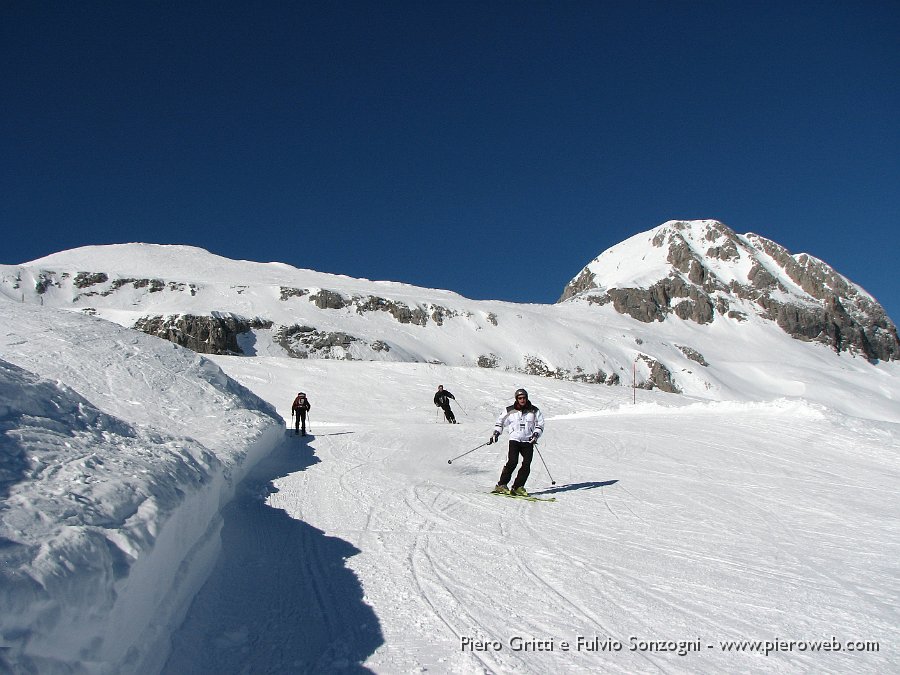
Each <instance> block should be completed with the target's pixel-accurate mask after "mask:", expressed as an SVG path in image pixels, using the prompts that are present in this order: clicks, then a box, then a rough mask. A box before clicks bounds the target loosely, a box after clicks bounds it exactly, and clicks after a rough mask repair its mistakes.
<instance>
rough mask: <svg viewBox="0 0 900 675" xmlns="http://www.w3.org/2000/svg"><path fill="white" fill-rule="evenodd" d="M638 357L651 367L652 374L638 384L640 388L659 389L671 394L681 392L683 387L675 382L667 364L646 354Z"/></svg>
mask: <svg viewBox="0 0 900 675" xmlns="http://www.w3.org/2000/svg"><path fill="white" fill-rule="evenodd" d="M638 358H639V359H640V360H641V361H643V362H644V363H646V364H647V366H648V367H649V368H650V376H649V377H648V378H647V379H646V380H645V381H644V382H642V383H640V384H638V385H637V387H638V388H639V389H659V390H660V391H664V392H667V393H669V394H680V393H681V389H679V388H678V386H677V385H676V384H675V382H674V380H673V379H672V373H671V371H670V370H669V369H668V368H666V366H664V365H663V364H662V363H660V362H659V361H657V360H656V359H654V358H653V357H651V356H647V355H646V354H641V355H640V356H639V357H638Z"/></svg>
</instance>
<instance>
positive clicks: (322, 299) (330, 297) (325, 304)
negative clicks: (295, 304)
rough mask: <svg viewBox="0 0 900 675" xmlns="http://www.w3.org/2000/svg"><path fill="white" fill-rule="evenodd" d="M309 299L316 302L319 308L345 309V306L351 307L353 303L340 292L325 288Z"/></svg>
mask: <svg viewBox="0 0 900 675" xmlns="http://www.w3.org/2000/svg"><path fill="white" fill-rule="evenodd" d="M309 299H310V301H311V302H314V303H315V304H316V307H318V308H319V309H344V307H349V306H350V305H351V304H352V303H351V301H350V300H348V299H346V298H345V297H344V296H343V295H341V294H340V293H336V292H334V291H329V290H326V289H324V288H323V289H322V290H321V291H319V292H318V293H316V294H315V295H310V296H309Z"/></svg>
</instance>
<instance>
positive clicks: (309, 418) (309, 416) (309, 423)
mask: <svg viewBox="0 0 900 675" xmlns="http://www.w3.org/2000/svg"><path fill="white" fill-rule="evenodd" d="M306 420H307V422H308V426H309V433H312V415H310V414H309V411H307V413H306Z"/></svg>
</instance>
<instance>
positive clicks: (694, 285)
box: [559, 221, 900, 361]
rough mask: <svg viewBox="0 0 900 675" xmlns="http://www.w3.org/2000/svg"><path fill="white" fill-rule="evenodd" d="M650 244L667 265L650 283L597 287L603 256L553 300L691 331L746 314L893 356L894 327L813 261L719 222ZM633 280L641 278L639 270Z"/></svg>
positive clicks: (681, 227) (850, 348)
mask: <svg viewBox="0 0 900 675" xmlns="http://www.w3.org/2000/svg"><path fill="white" fill-rule="evenodd" d="M650 247H652V248H659V249H663V250H664V252H665V261H666V263H667V265H668V268H667V269H666V270H665V271H663V272H661V278H658V279H657V280H656V281H654V282H652V283H649V284H647V283H642V284H641V285H640V286H638V285H633V286H631V285H627V284H621V283H617V284H615V285H611V286H609V287H607V286H604V284H603V279H604V276H605V270H604V267H603V264H604V261H605V260H613V261H615V260H616V259H615V258H614V257H613V256H609V257H606V258H605V257H604V255H601V256H600V257H598V258H597V259H595V260H594V261H593V262H592V263H590V264H589V265H588V266H586V267H585V268H584V269H583V270H582V271H581V272H580V273H579V274H578V275H577V276H576V277H575V278H574V279H573V280H572V281H571V282H570V283H569V284H568V285H567V286H566V288H565V289H564V290H563V293H562V296H561V297H560V300H559V301H560V302H564V301H567V300H571V299H574V298H578V299H581V300H584V301H586V302H588V303H591V304H598V305H606V304H612V306H613V307H614V308H615V310H616V311H617V312H619V313H620V314H627V315H628V316H630V317H632V318H634V319H636V320H638V321H642V322H645V323H652V322H654V321H665V320H666V319H667V318H668V317H669V316H670V315H674V316H676V317H678V318H679V319H683V320H686V321H693V322H695V323H698V324H708V323H711V322H713V321H714V320H715V319H716V317H717V316H720V317H723V318H724V319H727V320H733V321H745V320H747V318H748V316H749V314H750V313H753V314H756V315H757V316H760V317H762V318H764V319H767V320H770V321H773V322H774V323H776V324H777V325H778V326H779V327H780V328H781V329H782V330H784V331H785V332H786V333H788V334H789V335H791V336H792V337H794V338H795V339H798V340H806V341H817V342H822V343H825V344H828V345H830V346H831V347H832V348H834V349H835V350H836V351H838V352H843V351H847V352H852V353H856V354H860V355H862V356H864V357H865V358H867V359H869V360H870V361H877V360H896V359H900V340H898V335H897V328H896V326H895V325H894V324H893V323H892V322H891V320H890V319H889V318H888V317H887V315H886V314H885V312H884V309H883V308H882V307H881V305H879V304H878V302H877V301H875V300H874V298H872V297H871V296H869V295H868V294H866V293H865V292H864V291H862V290H861V289H859V287H857V286H856V285H855V284H853V283H851V282H850V281H848V280H847V279H846V278H845V277H843V276H841V275H840V274H838V273H837V272H836V271H835V270H834V269H832V268H831V267H829V266H828V265H827V264H826V263H824V262H822V261H821V260H818V259H816V258H814V257H812V256H810V255H807V254H799V255H793V254H791V253H790V252H789V251H788V250H787V249H785V248H784V247H783V246H781V245H779V244H777V243H775V242H773V241H771V240H768V239H766V238H764V237H760V236H759V235H755V234H747V235H744V236H740V235H737V234H735V233H734V232H733V231H732V230H731V229H730V228H728V227H727V226H726V225H724V224H722V223H720V222H717V221H694V222H684V221H680V222H672V223H667V224H666V225H664V226H661V227H659V228H657V230H656V231H655V233H654V235H653V237H652V239H651V240H650ZM652 248H651V249H650V251H648V253H652ZM644 257H645V258H646V256H644ZM634 258H635V256H634V255H633V256H632V258H631V259H629V262H630V261H631V260H633V259H634ZM642 259H643V258H642ZM634 276H635V278H640V277H641V276H642V274H641V270H639V269H638V270H634Z"/></svg>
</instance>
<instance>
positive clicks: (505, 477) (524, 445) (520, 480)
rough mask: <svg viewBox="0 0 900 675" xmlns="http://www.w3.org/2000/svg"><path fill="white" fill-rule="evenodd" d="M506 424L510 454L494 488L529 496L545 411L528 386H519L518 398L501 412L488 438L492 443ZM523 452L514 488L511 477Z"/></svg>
mask: <svg viewBox="0 0 900 675" xmlns="http://www.w3.org/2000/svg"><path fill="white" fill-rule="evenodd" d="M503 427H506V429H507V431H508V432H509V454H508V455H507V459H506V464H505V466H504V467H503V471H501V472H500V481H499V482H498V483H497V485H496V487H495V488H494V490H493V491H494V492H498V493H501V494H512V495H515V496H518V497H527V496H528V493H527V492H526V491H525V482H526V481H527V480H528V474H529V473H531V459H532V457H534V444H535V441H537V439H538V438H540V437H541V434H542V433H544V414H543V413H542V412H541V411H540V410H539V409H538V408H537V407H536V406H535V405H534V404H532V402H531V401H529V400H528V392H527V391H525V390H524V389H517V390H516V402H515V403H513V404H512V405H511V406H508V407H507V408H506V410H504V411H503V412H502V413H500V416H499V417H498V418H497V422H496V423H495V424H494V433H493V435H492V436H491V438H490V440H488V443H489V444H490V443H496V442H497V439H498V438H500V432H501V431H503ZM519 455H521V456H522V466H521V467H519V472H518V473H517V474H516V480H515V482H514V483H513V485H512V487H511V488H510V487H509V480H510V478H512V475H513V471H515V469H516V464H518V462H519Z"/></svg>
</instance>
